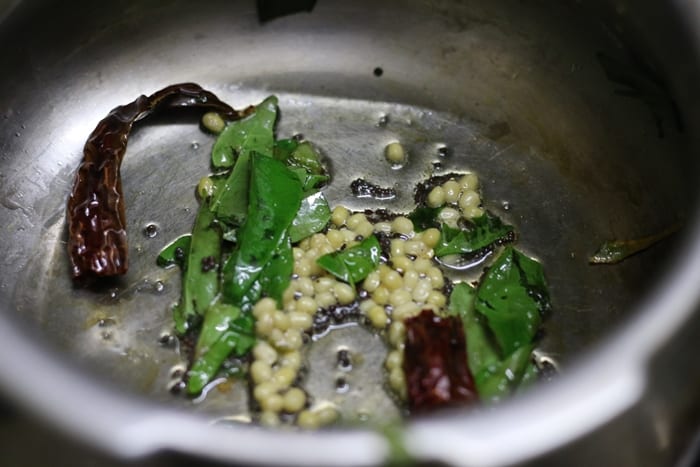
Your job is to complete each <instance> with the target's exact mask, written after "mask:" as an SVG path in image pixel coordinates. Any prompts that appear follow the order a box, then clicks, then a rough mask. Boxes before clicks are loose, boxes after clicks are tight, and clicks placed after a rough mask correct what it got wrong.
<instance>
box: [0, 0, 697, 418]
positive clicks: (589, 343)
mask: <svg viewBox="0 0 700 467" xmlns="http://www.w3.org/2000/svg"><path fill="white" fill-rule="evenodd" d="M254 7H255V5H254V4H253V2H245V3H244V2H217V1H213V2H206V3H198V4H197V6H196V7H194V6H193V5H192V3H191V2H183V1H176V0H173V1H168V2H138V3H135V2H116V3H115V2H112V3H108V4H100V5H97V4H94V3H90V2H81V4H80V5H78V4H72V5H71V7H70V8H66V7H65V6H64V5H62V4H59V3H53V4H50V3H49V4H46V5H40V6H39V5H33V4H20V5H19V6H18V7H17V8H16V9H15V10H14V11H13V12H12V14H11V15H10V16H9V17H8V18H6V20H5V21H4V23H3V24H2V27H0V35H1V37H2V39H0V44H3V46H2V49H3V53H2V54H0V56H1V57H2V58H0V60H1V61H2V69H3V70H5V73H3V75H2V76H1V77H0V83H1V85H0V114H2V118H3V125H2V127H1V128H0V132H1V135H2V137H1V138H0V141H2V143H0V148H1V149H0V204H1V206H0V225H2V226H3V230H4V233H5V235H3V236H2V240H0V242H2V251H3V252H4V254H3V255H2V258H1V259H0V281H1V282H0V302H1V303H2V312H3V313H4V314H5V315H6V316H7V317H8V318H10V317H11V318H12V319H14V318H18V319H19V320H20V321H22V322H23V323H25V325H27V326H26V327H27V329H28V331H27V332H28V333H29V334H28V335H29V336H33V339H36V340H37V341H41V345H42V346H44V347H45V349H46V350H47V351H50V352H52V353H55V354H56V355H57V356H59V358H60V359H67V360H70V361H72V362H78V363H79V364H80V365H81V366H83V367H84V369H85V370H84V371H86V372H87V373H88V374H89V375H91V377H93V378H95V379H97V380H100V381H103V382H106V383H107V384H109V385H110V386H113V387H116V388H118V389H119V391H124V392H126V393H128V394H132V395H133V396H134V397H136V398H145V399H146V400H148V401H152V402H154V403H157V404H165V405H166V406H173V407H178V408H180V409H183V410H187V411H194V412H202V413H205V414H207V416H209V417H213V418H215V419H226V420H234V419H235V420H245V419H246V417H247V405H248V403H247V398H248V395H247V389H246V387H245V385H243V384H240V383H236V384H234V385H233V386H232V387H231V388H229V389H228V390H227V391H211V392H210V393H209V394H208V395H207V396H206V397H205V398H203V400H201V401H197V402H194V403H193V402H192V401H191V400H187V399H185V398H183V397H177V396H173V395H172V394H170V393H169V392H168V390H167V386H168V383H169V381H170V380H171V372H172V369H173V368H174V367H177V366H178V365H181V360H182V358H181V356H180V355H179V353H178V349H177V346H171V345H162V344H160V343H159V342H160V341H161V340H162V336H163V335H165V334H168V333H169V332H170V330H171V327H172V323H171V316H170V309H169V307H170V305H171V304H172V303H173V302H175V301H176V300H177V298H178V296H179V275H178V272H177V270H163V269H161V268H159V267H158V266H157V265H156V264H155V257H156V255H157V253H158V251H159V250H160V249H161V248H162V247H163V246H164V245H165V244H166V243H167V242H169V241H170V240H172V239H173V238H175V237H176V236H178V235H180V234H182V233H185V232H187V231H188V230H189V229H190V227H191V224H192V221H193V218H194V213H195V210H196V200H195V197H194V196H193V190H194V185H195V184H196V181H197V180H198V179H199V177H201V176H202V175H204V174H206V173H207V172H208V171H209V167H208V154H209V151H210V148H211V145H212V143H213V139H212V138H211V137H210V136H208V135H206V134H205V133H203V132H202V131H201V130H200V128H199V127H198V125H197V124H196V119H195V118H193V117H192V115H183V116H176V117H170V116H167V117H159V118H157V119H156V120H154V121H152V122H151V123H148V124H145V125H141V126H138V128H137V129H136V131H135V132H134V133H133V134H132V137H131V139H130V143H129V148H128V151H127V154H126V158H125V160H124V164H123V166H122V176H123V183H124V191H125V194H126V198H127V200H126V202H127V216H128V222H129V230H130V241H131V267H130V270H129V273H128V274H127V275H126V276H125V277H123V278H121V279H119V280H115V281H111V282H109V283H107V284H103V285H102V286H99V287H90V288H81V287H75V286H73V284H72V283H71V280H70V277H69V273H68V262H67V256H66V249H65V240H66V222H65V203H66V197H67V195H68V192H69V190H70V186H71V183H72V176H73V172H74V170H75V168H76V166H77V164H78V162H79V160H80V158H81V151H82V145H83V144H84V142H85V139H86V138H87V136H88V135H89V133H90V132H91V130H92V129H93V128H94V126H95V124H96V123H97V122H98V121H99V120H100V119H101V118H102V117H103V116H104V115H106V113H107V112H108V111H109V110H110V109H112V108H113V107H115V106H116V105H119V104H122V103H126V102H128V101H131V100H132V99H134V98H135V97H136V96H138V95H140V94H148V93H151V92H153V91H155V90H156V89H159V88H161V87H163V86H165V85H168V84H171V83H174V82H184V81H194V82H197V83H199V84H201V85H202V86H203V87H205V88H207V89H210V90H212V91H213V92H215V93H216V94H217V95H218V96H219V97H220V98H222V99H223V100H224V101H227V102H229V103H231V104H232V105H234V106H237V107H243V106H246V105H248V104H251V103H255V102H258V101H260V100H261V99H262V98H264V97H265V96H267V95H269V94H276V95H278V96H279V98H280V108H281V110H282V117H281V120H280V122H279V126H278V133H279V134H280V135H283V136H291V135H294V134H296V133H302V134H303V135H304V136H306V138H307V139H309V140H311V141H313V142H315V143H316V144H317V145H318V146H319V147H320V148H321V150H322V151H323V153H324V155H325V156H326V157H327V158H328V160H329V161H330V164H331V167H332V170H333V175H334V180H333V182H332V184H331V186H330V187H329V188H328V190H327V196H328V197H329V199H330V200H331V201H332V203H333V204H335V203H343V204H345V205H347V206H351V207H356V208H365V207H379V206H380V205H381V206H382V207H387V208H390V209H395V210H398V211H405V210H408V209H410V206H411V203H412V189H413V187H414V186H415V184H416V183H417V182H418V181H420V180H422V179H424V178H425V177H426V176H429V175H430V174H432V173H443V172H450V171H465V170H473V171H476V172H477V173H478V174H479V175H480V178H481V180H482V186H483V199H484V200H485V201H486V206H487V207H488V208H489V209H491V210H493V211H494V212H496V213H498V214H499V215H501V216H502V217H503V218H505V219H507V220H509V221H511V222H512V223H513V224H514V225H515V226H516V227H517V229H518V231H519V233H520V237H519V245H520V247H521V248H522V249H524V250H525V251H526V252H528V253H530V254H531V255H533V256H535V257H537V258H539V259H540V260H541V261H542V262H543V263H544V265H545V270H546V273H547V277H548V280H549V283H550V287H551V294H552V298H553V305H554V311H553V313H552V315H551V316H550V317H549V319H548V321H547V323H546V335H545V336H544V338H543V339H542V341H541V345H540V351H541V353H542V355H547V356H550V357H552V358H553V359H555V360H556V361H557V362H558V363H559V364H560V365H561V366H562V367H563V368H567V366H569V365H571V364H574V362H575V360H576V357H577V356H578V355H580V354H581V353H584V352H586V351H587V350H589V349H592V348H595V346H596V345H597V344H599V343H600V342H601V341H602V340H603V339H604V338H605V337H607V336H610V335H611V334H612V333H614V332H615V331H616V330H617V329H618V328H619V327H620V326H621V325H622V324H623V323H624V322H626V321H627V320H629V319H632V318H633V317H634V313H635V310H636V309H637V304H639V303H640V301H642V300H643V299H644V298H645V297H647V296H648V294H649V293H650V290H653V286H654V284H656V283H657V281H658V278H659V277H661V275H662V274H663V272H664V269H663V265H664V264H665V262H666V260H667V258H668V257H669V252H670V250H671V249H672V245H673V240H669V241H666V242H664V243H662V244H660V245H657V246H655V247H653V248H651V249H650V250H648V251H646V252H645V253H643V254H640V255H637V256H634V257H632V258H630V259H628V260H627V261H625V262H623V263H621V264H619V265H616V266H591V265H589V264H588V262H587V258H588V256H589V255H590V254H592V253H593V252H594V251H595V249H596V248H597V246H598V245H599V244H600V243H601V242H602V241H604V240H608V239H616V238H622V239H625V238H638V237H643V236H646V235H650V234H653V233H656V232H658V231H661V230H663V229H664V228H665V227H667V226H668V225H670V224H672V223H675V222H678V221H679V220H683V219H685V218H686V217H687V216H688V215H689V212H690V201H691V197H690V195H689V193H690V183H689V180H688V178H689V171H688V170H687V168H688V162H687V160H686V152H685V151H684V150H683V147H684V146H683V144H684V143H683V140H682V138H683V133H682V122H681V120H679V118H680V114H679V107H678V105H677V103H676V102H674V100H673V98H672V97H671V94H670V93H669V91H668V89H667V87H666V86H665V84H664V82H663V81H661V80H659V79H657V77H658V76H661V74H660V70H657V69H655V68H654V67H655V66H656V63H655V62H654V61H653V60H649V61H647V59H646V58H647V57H640V56H639V55H637V54H636V53H635V52H633V49H631V48H630V46H629V44H628V43H626V42H625V40H624V39H625V38H624V37H622V38H621V37H619V36H618V33H619V31H617V32H616V31H614V30H613V29H610V28H608V27H606V26H605V25H604V22H601V21H598V20H594V19H593V17H592V16H591V11H590V10H587V9H586V8H584V7H583V6H581V5H577V4H569V3H567V2H545V1H543V2H529V3H523V2H517V3H515V2H500V1H489V2H481V1H477V0H473V1H468V2H449V1H432V2H418V1H410V2H381V3H377V2H365V1H358V2H352V3H351V4H350V3H347V2H335V1H325V0H321V1H319V2H318V4H317V5H316V7H315V8H314V10H313V11H312V12H311V13H305V12H304V13H299V14H295V15H291V16H286V17H282V18H277V19H274V20H272V21H269V22H266V23H264V24H261V23H259V21H258V18H257V16H256V10H255V8H254ZM375 69H381V71H382V73H381V76H377V75H378V74H379V71H377V72H375ZM657 75H658V76H657ZM382 120H384V121H383V123H382V122H380V121H382ZM392 140H398V141H400V142H401V143H402V144H403V145H404V147H405V148H406V149H407V151H408V154H409V162H408V164H407V165H406V166H405V167H404V168H403V169H401V170H400V171H396V170H394V169H392V168H391V167H389V166H388V165H385V164H383V163H382V162H383V161H382V159H381V158H382V151H383V148H384V146H385V145H386V144H387V142H389V141H392ZM442 147H447V148H448V149H449V150H448V151H447V155H446V156H443V155H440V154H439V148H442ZM360 176H361V177H364V178H366V179H368V180H370V181H372V182H375V183H378V184H381V185H393V186H395V187H396V188H397V190H398V193H399V196H398V197H397V199H395V200H392V201H390V202H382V203H380V202H378V201H371V200H370V201H367V200H366V199H362V200H360V199H356V198H353V196H352V194H351V193H350V191H349V189H348V186H349V183H350V181H351V180H353V179H355V178H357V177H360ZM149 224H154V225H155V226H157V233H156V234H155V235H153V232H151V235H146V234H145V233H144V232H145V229H146V226H147V225H149ZM338 346H345V347H348V348H350V349H353V350H355V351H357V352H361V353H363V355H364V362H365V363H364V364H363V365H361V367H360V368H358V369H357V370H356V372H355V373H354V374H353V375H352V378H353V379H352V380H351V382H350V384H351V388H353V389H352V390H351V391H350V392H349V393H348V394H347V395H344V396H343V397H341V396H339V395H337V394H335V392H334V389H333V380H334V369H333V368H332V365H330V363H328V358H327V354H328V352H330V351H332V350H333V349H334V348H337V347H338ZM384 352H385V349H384V347H383V345H382V344H381V341H379V340H378V338H377V336H375V335H374V334H372V333H370V332H367V331H366V330H364V329H363V328H361V327H352V328H344V329H341V330H338V331H334V332H331V333H329V334H328V336H326V337H324V338H323V339H320V340H319V341H318V342H316V343H315V344H313V345H312V346H311V348H310V351H309V355H308V358H309V368H310V372H309V376H308V387H309V390H310V392H312V393H313V394H314V395H315V397H319V398H329V399H333V400H334V401H336V402H337V403H338V404H339V406H340V407H341V408H342V412H343V416H344V418H345V419H346V420H348V421H351V422H357V421H358V420H365V419H369V422H373V421H375V422H376V421H379V420H385V419H387V418H392V417H397V416H398V414H399V409H398V408H397V406H396V405H395V403H394V401H393V400H392V398H391V397H389V396H388V395H387V394H386V393H384V392H383V391H382V390H381V389H380V387H381V384H380V383H379V381H381V379H382V377H383V376H382V371H383V370H382V362H383V353H384ZM22 371H32V370H30V369H22ZM564 377H565V376H564ZM365 383H366V384H365ZM535 391H536V389H535Z"/></svg>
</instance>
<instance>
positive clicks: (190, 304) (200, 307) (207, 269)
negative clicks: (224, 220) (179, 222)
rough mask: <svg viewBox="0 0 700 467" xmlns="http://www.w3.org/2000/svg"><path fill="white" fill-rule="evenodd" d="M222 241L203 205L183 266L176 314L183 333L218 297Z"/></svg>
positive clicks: (211, 215) (177, 324)
mask: <svg viewBox="0 0 700 467" xmlns="http://www.w3.org/2000/svg"><path fill="white" fill-rule="evenodd" d="M221 241H222V240H221V231H220V229H219V228H218V226H217V225H216V223H215V222H214V213H212V212H211V210H210V209H209V207H208V206H207V204H206V202H203V203H202V205H201V206H200V208H199V211H197V217H196V219H195V223H194V228H193V229H192V237H191V239H190V247H189V249H188V252H187V255H186V259H185V263H184V264H185V268H184V270H183V274H182V294H181V298H180V303H179V304H178V305H177V306H176V307H175V308H174V310H173V312H174V319H175V328H176V330H177V331H178V332H180V333H182V332H185V331H186V330H187V326H188V322H189V321H190V320H191V319H192V318H194V317H195V316H203V315H204V311H205V310H206V309H207V308H208V307H209V305H210V304H211V303H212V301H213V300H214V298H215V297H216V295H217V294H218V293H219V268H218V263H219V261H220V258H221Z"/></svg>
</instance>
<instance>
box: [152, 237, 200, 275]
mask: <svg viewBox="0 0 700 467" xmlns="http://www.w3.org/2000/svg"><path fill="white" fill-rule="evenodd" d="M191 241H192V234H185V235H181V236H179V237H177V238H176V239H175V240H173V241H172V242H170V243H168V244H167V245H165V247H163V249H162V250H160V253H158V258H157V259H156V263H157V264H158V266H160V267H162V268H164V267H168V266H172V265H174V264H177V265H178V266H180V267H181V268H184V267H185V265H186V259H187V254H188V253H189V251H190V242H191Z"/></svg>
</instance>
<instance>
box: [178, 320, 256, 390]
mask: <svg viewBox="0 0 700 467" xmlns="http://www.w3.org/2000/svg"><path fill="white" fill-rule="evenodd" d="M253 345H255V321H254V320H253V317H252V316H251V315H246V316H239V317H238V318H236V319H234V320H233V321H232V322H230V323H229V326H228V328H226V329H225V330H224V331H223V332H222V333H221V334H220V335H219V337H218V338H217V339H216V340H215V341H214V342H213V343H212V344H211V345H210V346H209V348H208V349H207V351H206V352H205V353H204V354H203V355H202V356H201V357H200V358H198V359H197V360H195V362H194V364H193V365H192V368H191V369H190V371H188V372H187V378H188V379H187V393H188V394H190V395H196V394H199V393H200V392H202V389H204V386H206V384H207V383H208V382H209V381H211V379H212V378H213V377H214V375H216V373H217V372H218V371H219V368H220V367H221V364H222V363H223V362H224V360H226V358H228V356H229V355H230V354H231V353H235V354H236V355H244V354H245V353H246V352H248V351H249V350H250V348H251V347H253Z"/></svg>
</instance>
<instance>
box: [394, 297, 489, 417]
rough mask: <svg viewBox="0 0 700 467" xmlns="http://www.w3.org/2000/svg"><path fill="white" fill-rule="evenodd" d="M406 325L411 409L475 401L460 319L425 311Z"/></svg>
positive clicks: (407, 368) (405, 355) (406, 363)
mask: <svg viewBox="0 0 700 467" xmlns="http://www.w3.org/2000/svg"><path fill="white" fill-rule="evenodd" d="M405 324H406V347H405V349H404V364H403V370H404V373H405V375H406V386H407V392H408V407H409V409H410V410H411V412H423V411H428V410H432V409H436V408H440V407H446V406H451V405H457V404H469V403H473V402H476V401H477V400H478V396H477V393H476V388H475V386H474V379H473V378H472V375H471V372H470V371H469V367H468V366H467V350H466V345H465V341H464V328H463V326H462V322H461V321H460V320H459V318H456V317H447V318H441V317H439V316H437V315H435V314H434V313H433V312H432V311H431V310H423V311H422V312H421V314H420V315H418V316H416V317H414V318H410V319H407V320H406V321H405Z"/></svg>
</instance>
